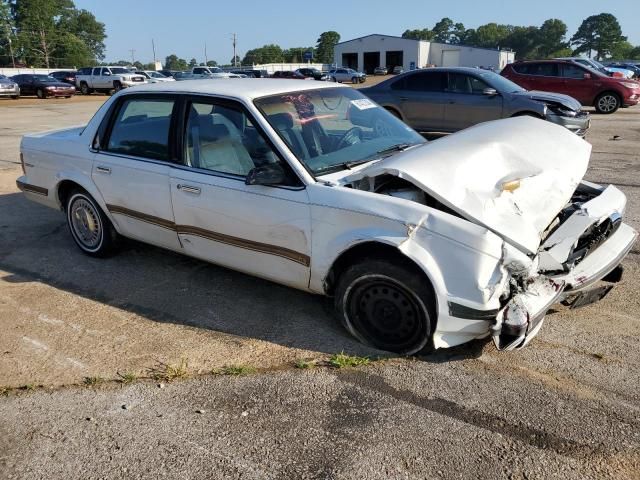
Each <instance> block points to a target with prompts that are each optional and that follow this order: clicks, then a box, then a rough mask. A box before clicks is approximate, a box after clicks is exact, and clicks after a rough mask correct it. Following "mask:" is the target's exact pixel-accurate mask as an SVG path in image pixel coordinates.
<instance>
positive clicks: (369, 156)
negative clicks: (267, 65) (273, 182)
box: [255, 87, 426, 175]
mask: <svg viewBox="0 0 640 480" xmlns="http://www.w3.org/2000/svg"><path fill="white" fill-rule="evenodd" d="M255 104H256V106H257V107H258V109H260V111H261V112H262V114H263V115H264V116H265V118H266V119H267V121H268V122H269V124H271V126H272V127H273V129H274V130H275V131H276V132H277V133H278V135H280V138H282V140H283V141H284V142H285V143H286V144H287V146H288V147H289V148H290V150H291V152H292V153H293V154H294V155H295V156H296V157H297V158H298V160H300V161H301V162H302V163H303V164H304V165H305V166H306V167H307V168H308V169H309V170H310V171H312V172H313V173H314V174H315V175H322V174H325V173H330V172H332V171H338V170H344V169H346V168H350V167H351V166H353V165H357V164H359V163H364V162H367V161H370V160H375V159H379V158H382V157H383V156H385V155H390V154H392V153H394V152H395V151H398V150H402V149H404V148H408V147H410V146H412V145H418V144H422V143H425V142H426V140H425V139H424V138H422V136H420V135H419V134H418V133H417V132H416V131H414V130H413V129H411V128H410V127H409V126H407V125H405V124H404V123H402V122H401V121H400V120H398V119H397V118H396V117H394V116H393V115H391V114H390V113H389V112H387V111H386V110H385V109H383V108H382V107H380V106H378V105H377V104H375V103H373V102H372V101H371V100H369V99H368V98H367V97H365V96H364V95H362V94H361V93H359V92H358V91H357V90H354V89H353V88H349V87H337V88H322V89H318V90H309V91H301V92H290V93H285V94H281V95H273V96H269V97H264V98H260V99H258V100H256V101H255Z"/></svg>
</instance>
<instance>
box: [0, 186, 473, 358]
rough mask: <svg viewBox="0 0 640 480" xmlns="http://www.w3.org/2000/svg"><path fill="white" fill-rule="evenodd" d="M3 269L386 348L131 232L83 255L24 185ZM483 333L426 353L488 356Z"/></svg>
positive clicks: (329, 314) (363, 350)
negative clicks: (97, 254)
mask: <svg viewBox="0 0 640 480" xmlns="http://www.w3.org/2000/svg"><path fill="white" fill-rule="evenodd" d="M0 270H3V271H5V272H7V273H8V275H5V276H4V277H3V280H4V281H6V282H13V283H23V282H41V283H44V284H47V285H50V286H52V287H54V288H56V289H60V290H64V291H67V292H69V293H72V294H74V295H79V296H82V297H85V298H88V299H91V300H94V301H97V302H100V303H103V304H106V305H110V306H113V307H116V308H120V309H124V310H126V311H130V312H132V313H135V314H137V315H140V316H142V317H144V318H147V319H149V320H152V321H155V322H163V323H172V324H180V325H189V326H192V327H197V328H202V329H209V330H213V331H217V332H224V333H228V334H233V335H237V336H241V337H247V338H254V339H260V340H264V341H267V342H272V343H275V344H279V345H282V346H287V347H293V348H299V349H304V350H309V351H314V352H319V353H326V354H332V353H336V352H341V351H344V352H348V353H350V354H354V355H372V356H376V355H383V356H388V355H389V354H388V353H386V352H381V351H378V350H375V349H372V348H370V347H367V346H364V345H361V344H360V343H359V342H357V341H356V340H355V339H353V338H351V336H350V335H349V334H348V333H347V332H346V331H345V330H344V329H343V328H342V326H341V325H340V324H339V322H338V321H337V320H336V319H335V317H334V315H333V304H332V301H331V299H328V298H325V297H322V296H317V295H311V294H308V293H305V292H302V291H299V290H295V289H292V288H288V287H285V286H281V285H278V284H275V283H272V282H269V281H266V280H262V279H259V278H256V277H252V276H249V275H245V274H242V273H238V272H235V271H232V270H229V269H226V268H222V267H217V266H215V265H212V264H209V263H206V262H202V261H199V260H196V259H192V258H190V257H187V256H184V255H180V254H178V253H173V252H170V251H167V250H164V249H160V248H156V247H153V246H149V245H146V244H143V243H139V242H135V241H130V240H126V241H124V242H123V245H122V246H121V248H120V249H119V251H118V252H117V253H116V254H115V255H113V256H112V257H110V258H107V259H97V258H92V257H88V256H86V255H84V254H82V253H81V252H80V251H79V250H78V248H77V247H76V246H75V244H74V243H73V240H72V239H71V237H70V235H69V233H68V230H67V227H66V224H65V221H64V216H63V215H62V214H61V213H60V212H56V211H54V210H51V209H48V208H46V207H43V206H40V205H38V204H35V203H32V202H29V201H28V200H26V199H25V198H24V197H23V195H22V194H20V193H12V194H6V195H1V196H0ZM483 345H484V343H483V342H472V343H471V344H467V345H465V346H464V348H456V349H450V350H446V351H442V352H441V351H439V352H437V353H435V354H433V355H429V356H424V357H419V358H420V359H421V360H425V361H429V362H442V361H453V360H459V359H464V358H470V357H476V356H479V355H481V353H482V348H483Z"/></svg>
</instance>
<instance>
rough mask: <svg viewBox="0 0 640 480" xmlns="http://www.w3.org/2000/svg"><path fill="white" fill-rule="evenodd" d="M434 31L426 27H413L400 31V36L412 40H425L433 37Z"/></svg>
mask: <svg viewBox="0 0 640 480" xmlns="http://www.w3.org/2000/svg"><path fill="white" fill-rule="evenodd" d="M435 36H436V35H435V33H434V32H433V31H432V30H429V29H428V28H423V29H422V30H420V29H415V30H405V31H404V32H402V38H410V39H412V40H427V41H431V40H433V39H434V37H435Z"/></svg>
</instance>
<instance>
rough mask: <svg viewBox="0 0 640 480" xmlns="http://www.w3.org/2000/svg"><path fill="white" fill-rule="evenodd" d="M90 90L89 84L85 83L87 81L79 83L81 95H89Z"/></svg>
mask: <svg viewBox="0 0 640 480" xmlns="http://www.w3.org/2000/svg"><path fill="white" fill-rule="evenodd" d="M91 92H92V90H91V89H90V88H89V85H87V82H82V83H81V84H80V93H82V94H83V95H90V94H91Z"/></svg>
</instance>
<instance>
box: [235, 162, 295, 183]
mask: <svg viewBox="0 0 640 480" xmlns="http://www.w3.org/2000/svg"><path fill="white" fill-rule="evenodd" d="M287 181H288V177H287V174H286V172H285V171H284V169H283V168H282V166H281V165H280V164H279V163H268V164H266V165H262V166H260V167H255V168H252V169H251V171H249V173H248V174H247V177H246V178H245V180H244V183H245V185H283V184H286V183H287Z"/></svg>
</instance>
